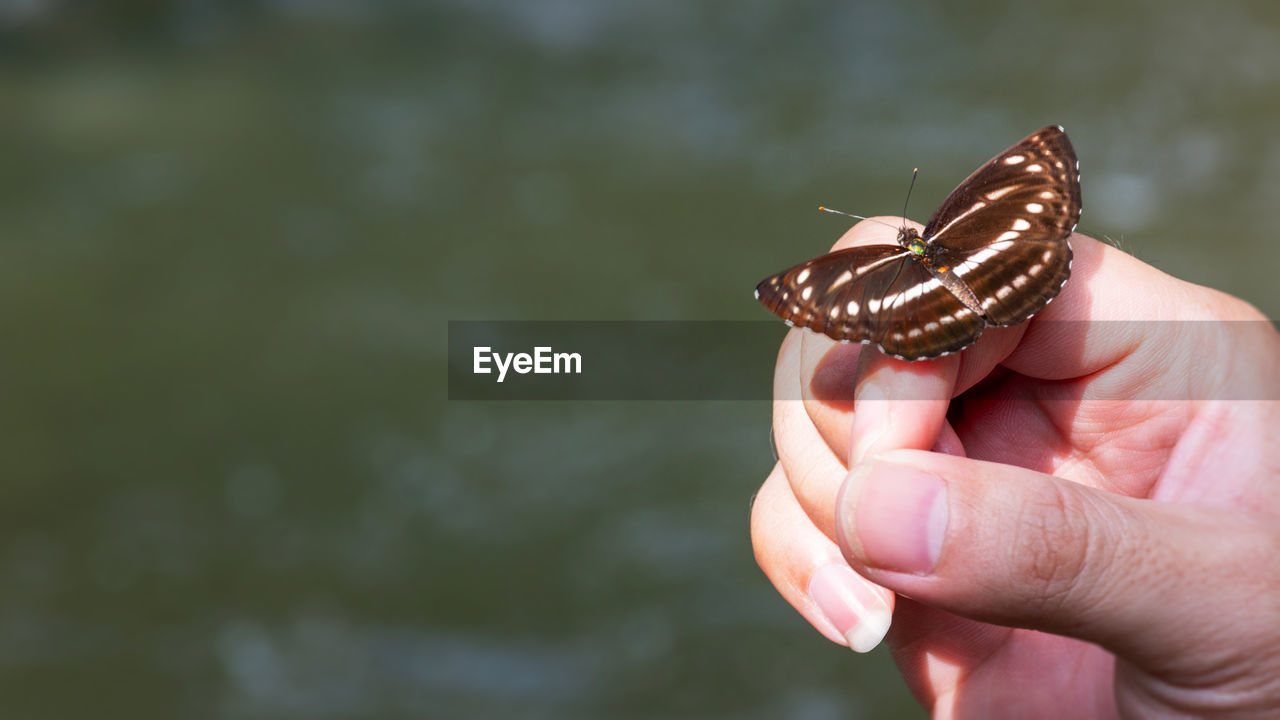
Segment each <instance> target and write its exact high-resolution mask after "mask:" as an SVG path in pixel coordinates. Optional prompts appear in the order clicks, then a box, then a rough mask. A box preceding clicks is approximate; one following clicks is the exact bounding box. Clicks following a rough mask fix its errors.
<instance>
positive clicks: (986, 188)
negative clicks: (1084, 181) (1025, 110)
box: [921, 126, 1080, 251]
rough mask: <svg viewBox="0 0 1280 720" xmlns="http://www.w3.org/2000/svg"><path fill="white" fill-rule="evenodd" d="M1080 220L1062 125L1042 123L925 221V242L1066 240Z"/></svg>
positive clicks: (1075, 175) (965, 245) (1073, 166)
mask: <svg viewBox="0 0 1280 720" xmlns="http://www.w3.org/2000/svg"><path fill="white" fill-rule="evenodd" d="M1079 220H1080V167H1079V163H1078V162H1077V161H1076V152H1075V150H1074V149H1073V148H1072V147H1071V141H1070V140H1068V139H1067V134H1066V133H1064V132H1063V131H1062V128H1060V127H1053V126H1050V127H1046V128H1044V129H1042V130H1039V131H1037V132H1034V133H1032V134H1030V135H1028V136H1027V137H1025V138H1023V139H1022V140H1020V141H1019V142H1018V143H1017V144H1015V145H1014V146H1013V147H1011V148H1009V149H1008V150H1005V151H1004V152H1002V153H1000V154H999V155H997V156H995V157H993V158H991V159H990V160H988V161H987V163H986V164H985V165H983V166H982V167H980V168H978V169H977V170H975V171H974V173H973V174H972V175H970V176H969V177H967V178H965V180H964V182H962V183H960V184H959V185H958V186H956V189H955V190H952V191H951V194H950V195H948V196H947V199H946V200H944V201H943V202H942V205H940V206H939V207H938V209H937V211H935V212H934V213H933V216H932V217H930V218H929V222H928V223H926V224H925V227H924V232H923V233H921V235H922V236H923V237H924V238H925V240H926V241H929V242H932V243H935V244H937V245H939V246H942V247H944V248H947V249H949V250H961V251H963V250H976V249H977V248H979V247H983V246H986V245H990V244H992V243H996V242H1001V241H1004V240H1010V239H1018V238H1025V239H1040V240H1045V239H1053V240H1058V239H1065V238H1066V237H1067V236H1068V235H1070V234H1071V231H1072V230H1074V229H1075V227H1076V223H1077V222H1079Z"/></svg>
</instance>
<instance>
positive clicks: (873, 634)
mask: <svg viewBox="0 0 1280 720" xmlns="http://www.w3.org/2000/svg"><path fill="white" fill-rule="evenodd" d="M880 220H883V221H887V222H888V223H889V226H890V227H889V228H886V227H885V226H882V225H877V224H876V223H874V222H862V223H859V224H858V225H856V226H855V227H854V228H853V229H852V230H850V231H849V232H848V233H847V234H846V235H845V236H844V237H843V238H841V240H840V241H839V242H838V243H837V244H836V247H837V248H840V247H848V246H852V245H862V244H872V243H891V242H892V241H893V230H892V229H891V228H892V227H893V224H894V223H895V222H897V220H896V219H889V218H881V219H880ZM1071 243H1072V247H1073V249H1074V251H1075V261H1074V265H1073V274H1072V278H1071V280H1070V281H1069V282H1068V283H1067V285H1066V287H1064V288H1063V290H1062V293H1061V295H1060V296H1059V297H1058V298H1057V299H1056V300H1054V302H1052V303H1050V304H1049V306H1048V307H1047V308H1046V309H1045V310H1044V311H1043V312H1042V313H1041V314H1040V315H1038V316H1037V317H1035V318H1033V319H1032V320H1031V321H1029V322H1027V323H1024V324H1022V325H1018V326H1014V327H1009V328H990V329H988V330H987V331H986V332H985V333H984V334H983V336H982V338H981V339H979V341H978V342H977V343H975V344H974V345H972V346H971V347H969V348H968V349H966V350H965V351H964V352H963V353H961V354H959V355H954V356H948V357H944V358H940V359H937V360H933V361H926V362H917V363H907V362H903V361H900V360H895V359H893V358H889V357H886V356H884V355H882V354H880V353H878V352H876V351H874V350H867V349H866V347H867V346H863V345H856V344H837V343H834V342H832V341H831V340H829V339H828V338H826V337H823V336H821V335H817V334H815V333H812V332H808V331H803V330H799V329H794V330H792V331H791V332H790V333H788V334H787V336H786V339H785V340H784V341H783V344H782V349H781V351H780V353H779V357H778V365H777V369H776V374H775V385H774V396H775V402H774V420H773V431H774V436H775V439H776V441H777V446H778V455H779V460H780V461H779V463H778V465H777V466H775V468H774V470H773V472H772V473H771V474H770V475H769V477H768V479H767V480H766V481H765V483H764V485H763V487H762V488H761V490H760V492H759V494H758V495H757V498H756V502H755V505H754V508H753V512H752V524H751V526H752V530H751V532H752V542H753V545H754V546H755V552H756V558H757V560H758V562H759V563H760V566H761V568H762V569H763V570H764V571H765V574H766V575H768V577H769V578H770V580H771V581H772V582H773V583H774V585H775V586H776V587H777V588H778V590H779V592H780V593H781V594H782V595H783V597H784V598H786V599H787V601H788V602H790V603H791V604H792V605H793V606H794V607H795V608H796V609H797V610H798V611H799V612H800V613H801V614H802V615H803V616H804V617H805V618H806V619H808V621H809V622H810V623H812V624H813V625H814V626H815V627H816V628H817V629H818V630H819V631H821V632H822V633H823V634H825V635H826V636H827V637H829V638H830V639H832V640H833V641H835V642H839V643H844V644H850V645H852V646H853V647H854V648H855V649H857V650H859V651H864V652H865V651H867V650H870V649H871V648H872V647H874V646H875V645H876V644H877V643H878V642H879V640H880V638H881V636H883V634H884V632H885V630H886V629H888V636H887V641H888V643H889V645H890V647H891V649H892V651H893V655H894V660H895V661H896V662H897V664H898V667H899V669H900V670H901V672H902V673H903V675H904V677H905V678H906V680H907V683H908V685H909V686H910V687H911V689H912V691H913V692H914V693H915V695H916V697H917V698H918V699H919V700H920V701H921V702H922V703H923V704H924V705H925V706H926V707H927V708H929V710H930V711H931V713H932V714H933V715H934V716H941V717H989V716H991V715H992V713H993V712H996V713H997V714H998V715H1013V716H1019V717H1056V716H1062V715H1068V716H1072V717H1079V716H1098V717H1107V716H1114V715H1117V714H1124V715H1141V716H1146V715H1156V714H1188V715H1194V716H1201V715H1233V716H1235V715H1239V716H1263V715H1266V714H1268V713H1274V712H1276V711H1277V708H1280V449H1278V448H1280V446H1278V445H1277V444H1276V443H1275V442H1274V440H1273V438H1272V436H1273V435H1274V434H1275V433H1276V431H1277V430H1278V429H1280V402H1277V400H1278V399H1280V368H1278V364H1277V358H1280V338H1278V336H1277V334H1276V332H1275V330H1274V329H1273V328H1272V326H1271V324H1270V323H1268V322H1266V320H1265V318H1264V317H1262V316H1261V314H1260V313H1258V312H1257V311H1256V310H1255V309H1254V308H1252V307H1250V306H1249V305H1247V304H1246V303H1244V302H1242V301H1240V300H1237V299H1235V298H1232V297H1230V296H1227V295H1224V294H1222V293H1219V292H1216V291H1213V290H1210V289H1207V288H1203V287H1198V286H1194V285H1191V284H1188V283H1185V282H1182V281H1179V280H1177V279H1175V278H1171V277H1169V276H1167V275H1164V274H1163V273H1160V272H1159V271H1157V270H1155V269H1153V268H1151V267H1149V266H1147V265H1145V264H1143V263H1141V262H1140V261H1138V260H1136V259H1134V258H1132V257H1130V256H1128V255H1125V254H1124V253H1121V252H1119V251H1117V250H1115V249H1114V248H1111V247H1108V246H1106V245H1103V244H1101V243H1098V242H1097V241H1094V240H1092V239H1090V238H1087V237H1085V236H1082V235H1073V236H1072V237H1071ZM1104 321H1112V322H1104ZM1186 321H1206V322H1186ZM1234 321H1241V322H1234ZM800 398H802V399H803V401H801V400H800ZM850 398H854V399H853V400H852V402H850V400H849V399H850ZM931 449H932V450H933V452H926V451H927V450H931ZM850 468H851V470H850ZM894 593H897V594H898V596H896V597H895V595H894ZM895 602H896V606H897V608H896V611H893V606H894V605H895ZM891 612H893V613H894V614H893V626H892V628H891V629H889V628H888V625H889V617H890V613H891ZM1049 633H1052V634H1049Z"/></svg>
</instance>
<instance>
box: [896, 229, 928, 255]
mask: <svg viewBox="0 0 1280 720" xmlns="http://www.w3.org/2000/svg"><path fill="white" fill-rule="evenodd" d="M898 244H899V245H901V246H902V247H903V248H905V249H906V250H907V251H908V252H910V253H911V254H912V255H914V256H915V257H918V258H922V257H924V256H925V255H926V254H928V252H929V245H928V244H927V243H925V241H924V239H923V238H921V237H920V233H918V232H916V229H915V228H909V227H903V228H901V229H900V230H898Z"/></svg>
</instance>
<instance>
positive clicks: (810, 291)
mask: <svg viewBox="0 0 1280 720" xmlns="http://www.w3.org/2000/svg"><path fill="white" fill-rule="evenodd" d="M805 272H809V271H808V270H805ZM811 295H813V286H812V285H810V286H808V287H806V288H805V289H804V290H803V291H801V292H800V299H801V300H808V299H809V297H810V296H811Z"/></svg>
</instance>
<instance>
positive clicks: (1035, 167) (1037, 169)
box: [1027, 163, 1044, 172]
mask: <svg viewBox="0 0 1280 720" xmlns="http://www.w3.org/2000/svg"><path fill="white" fill-rule="evenodd" d="M1027 172H1044V166H1043V165H1041V164H1040V163H1034V164H1032V165H1028V166H1027Z"/></svg>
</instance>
